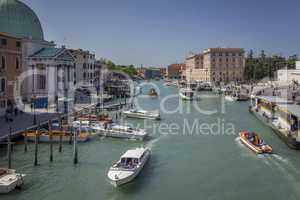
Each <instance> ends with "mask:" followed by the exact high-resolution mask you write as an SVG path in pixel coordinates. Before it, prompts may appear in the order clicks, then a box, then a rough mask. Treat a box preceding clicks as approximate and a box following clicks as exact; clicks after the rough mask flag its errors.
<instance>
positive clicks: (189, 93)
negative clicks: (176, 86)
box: [179, 88, 195, 101]
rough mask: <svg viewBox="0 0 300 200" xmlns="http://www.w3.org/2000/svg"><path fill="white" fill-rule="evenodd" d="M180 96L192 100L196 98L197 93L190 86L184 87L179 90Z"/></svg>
mask: <svg viewBox="0 0 300 200" xmlns="http://www.w3.org/2000/svg"><path fill="white" fill-rule="evenodd" d="M179 96H180V97H181V99H182V100H187V101H192V100H194V98H195V93H194V91H193V90H192V89H190V88H183V89H180V91H179Z"/></svg>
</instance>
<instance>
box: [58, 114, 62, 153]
mask: <svg viewBox="0 0 300 200" xmlns="http://www.w3.org/2000/svg"><path fill="white" fill-rule="evenodd" d="M59 130H60V132H61V134H60V135H59V147H58V152H59V153H61V152H62V137H63V136H62V134H63V127H62V118H61V117H60V119H59Z"/></svg>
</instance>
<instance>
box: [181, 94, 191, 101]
mask: <svg viewBox="0 0 300 200" xmlns="http://www.w3.org/2000/svg"><path fill="white" fill-rule="evenodd" d="M179 96H180V98H181V99H182V100H185V101H192V100H193V99H194V98H193V97H188V96H185V95H183V94H181V93H179Z"/></svg>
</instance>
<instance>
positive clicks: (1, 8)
mask: <svg viewBox="0 0 300 200" xmlns="http://www.w3.org/2000/svg"><path fill="white" fill-rule="evenodd" d="M0 32H4V33H8V34H11V35H13V36H16V37H21V38H31V39H33V40H44V33H43V29H42V26H41V23H40V20H39V18H38V17H37V15H36V14H35V13H34V11H33V10H32V9H31V8H29V7H28V6H27V5H26V4H24V3H22V2H20V1H18V0H0Z"/></svg>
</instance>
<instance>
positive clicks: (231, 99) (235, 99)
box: [225, 95, 237, 101]
mask: <svg viewBox="0 0 300 200" xmlns="http://www.w3.org/2000/svg"><path fill="white" fill-rule="evenodd" d="M225 100H227V101H237V97H235V96H232V95H225Z"/></svg>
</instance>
